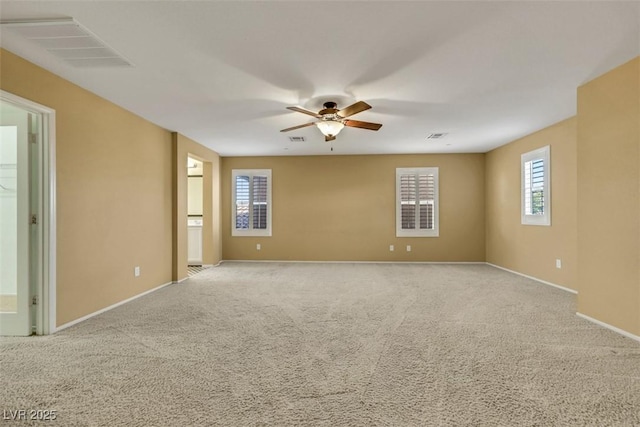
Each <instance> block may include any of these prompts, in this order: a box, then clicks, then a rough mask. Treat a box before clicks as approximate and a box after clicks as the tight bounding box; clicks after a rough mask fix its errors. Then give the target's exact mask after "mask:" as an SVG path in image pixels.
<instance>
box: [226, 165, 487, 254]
mask: <svg viewBox="0 0 640 427" xmlns="http://www.w3.org/2000/svg"><path fill="white" fill-rule="evenodd" d="M418 166H438V167H439V168H440V170H439V174H440V175H439V178H440V237H437V238H397V237H396V236H395V224H396V222H395V170H396V168H397V167H418ZM232 169H272V174H273V176H272V179H273V194H272V197H273V235H272V236H271V237H232V236H231V204H230V201H231V170H232ZM484 180H485V177H484V154H448V155H385V156H382V155H375V156H308V157H225V158H223V159H222V176H221V182H222V201H223V202H222V232H223V258H224V259H226V260H233V259H243V260H258V259H270V260H317V261H321V260H341V261H359V260H366V261H480V262H482V261H484V260H485V237H484V236H485V227H484V215H485V208H484ZM256 243H260V244H261V246H262V249H261V250H260V251H257V250H256ZM389 245H395V251H394V252H390V251H389ZM406 245H411V246H412V252H407V251H406V249H405V247H406Z"/></svg>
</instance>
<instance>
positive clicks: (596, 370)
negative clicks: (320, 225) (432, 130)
mask: <svg viewBox="0 0 640 427" xmlns="http://www.w3.org/2000/svg"><path fill="white" fill-rule="evenodd" d="M575 311H576V307H575V296H574V295H572V294H569V293H566V292H564V291H561V290H558V289H555V288H553V287H549V286H545V285H542V284H540V283H537V282H534V281H531V280H528V279H526V278H522V277H520V276H516V275H513V274H510V273H507V272H504V271H501V270H498V269H495V268H493V267H490V266H486V265H415V264H408V265H400V264H311V263H309V264H286V263H225V264H223V265H221V266H220V267H217V268H211V269H208V270H205V271H203V272H202V273H200V274H198V275H196V276H193V277H192V278H190V279H188V280H187V281H185V282H183V283H182V284H176V285H171V286H168V287H166V288H163V289H161V290H159V291H157V292H154V293H152V294H149V295H147V296H144V297H142V298H139V299H137V300H135V301H133V302H131V303H128V304H126V305H123V306H121V307H119V308H116V309H114V310H112V311H109V312H107V313H104V314H102V315H100V316H97V317H94V318H92V319H89V320H87V321H85V322H82V323H80V324H78V325H76V326H74V327H71V328H69V329H66V330H63V331H61V332H59V333H57V334H55V335H53V336H46V337H31V338H2V339H0V410H3V411H5V414H7V413H8V411H10V410H11V411H13V410H17V409H30V408H35V409H43V410H55V411H57V420H56V421H54V422H49V423H44V422H33V423H29V422H25V421H20V422H16V424H17V425H30V424H33V425H60V426H214V425H220V426H307V425H308V426H315V425H318V426H466V425H468V426H638V425H640V344H639V343H637V342H635V341H632V340H630V339H628V338H625V337H623V336H620V335H618V334H616V333H613V332H611V331H608V330H606V329H603V328H600V327H598V326H596V325H594V324H591V323H589V322H587V321H586V320H583V319H581V318H579V317H577V316H576V315H575ZM5 422H7V423H9V422H8V421H5Z"/></svg>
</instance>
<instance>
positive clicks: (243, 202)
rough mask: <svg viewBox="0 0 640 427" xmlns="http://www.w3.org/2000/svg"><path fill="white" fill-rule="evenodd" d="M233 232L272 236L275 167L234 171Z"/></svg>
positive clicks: (236, 234)
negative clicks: (272, 194) (272, 192)
mask: <svg viewBox="0 0 640 427" xmlns="http://www.w3.org/2000/svg"><path fill="white" fill-rule="evenodd" d="M232 178H233V179H232V197H233V204H232V217H233V218H232V227H233V229H232V235H233V236H271V170H270V169H242V170H240V169H234V170H233V171H232Z"/></svg>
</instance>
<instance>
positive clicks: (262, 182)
mask: <svg viewBox="0 0 640 427" xmlns="http://www.w3.org/2000/svg"><path fill="white" fill-rule="evenodd" d="M267 215H268V214H267V177H266V176H254V177H253V228H254V229H256V230H258V229H260V230H265V229H266V228H267Z"/></svg>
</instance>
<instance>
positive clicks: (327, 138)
mask: <svg viewBox="0 0 640 427" xmlns="http://www.w3.org/2000/svg"><path fill="white" fill-rule="evenodd" d="M334 139H336V137H335V136H325V137H324V140H325V141H326V142H329V141H333V140H334Z"/></svg>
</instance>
